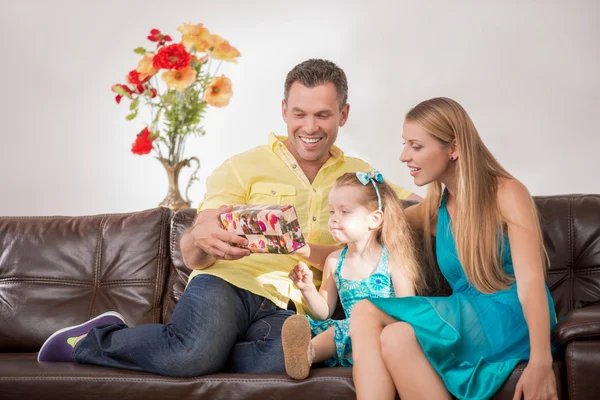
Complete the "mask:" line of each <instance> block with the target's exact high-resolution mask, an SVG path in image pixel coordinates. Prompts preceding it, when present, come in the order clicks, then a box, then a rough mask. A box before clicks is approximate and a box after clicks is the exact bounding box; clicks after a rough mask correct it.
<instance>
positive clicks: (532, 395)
mask: <svg viewBox="0 0 600 400" xmlns="http://www.w3.org/2000/svg"><path fill="white" fill-rule="evenodd" d="M521 399H525V400H558V395H557V393H556V377H555V376H554V370H553V369H552V363H551V362H550V363H548V364H543V365H539V364H534V363H530V364H528V365H527V367H525V370H524V371H523V375H521V377H520V378H519V381H518V382H517V388H516V389H515V395H514V396H513V400H521Z"/></svg>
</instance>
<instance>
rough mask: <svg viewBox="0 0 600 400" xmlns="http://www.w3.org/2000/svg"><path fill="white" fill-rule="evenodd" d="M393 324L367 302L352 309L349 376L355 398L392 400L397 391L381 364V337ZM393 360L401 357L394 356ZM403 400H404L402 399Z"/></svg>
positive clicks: (384, 365) (397, 354)
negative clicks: (352, 378) (352, 379)
mask: <svg viewBox="0 0 600 400" xmlns="http://www.w3.org/2000/svg"><path fill="white" fill-rule="evenodd" d="M394 322H396V320H395V319H394V318H392V317H390V316H389V315H387V314H386V313H384V312H383V311H381V310H380V309H379V308H377V307H375V306H374V305H373V303H371V302H370V301H368V300H361V301H359V302H358V303H356V305H355V306H354V308H353V309H352V316H351V317H350V337H351V338H352V360H353V362H354V367H353V369H352V376H353V377H354V386H355V388H356V398H357V400H361V399H394V398H395V397H396V388H395V386H394V381H393V380H392V376H391V375H390V371H389V370H388V367H387V365H386V364H385V362H384V359H383V354H382V347H381V333H382V332H383V329H384V328H385V327H386V326H387V325H390V324H393V323H394ZM394 356H396V357H403V355H402V354H401V353H395V354H394ZM402 400H404V399H402Z"/></svg>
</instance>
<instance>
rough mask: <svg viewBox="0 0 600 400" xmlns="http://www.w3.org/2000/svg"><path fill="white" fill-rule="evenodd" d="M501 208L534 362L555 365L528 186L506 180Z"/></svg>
mask: <svg viewBox="0 0 600 400" xmlns="http://www.w3.org/2000/svg"><path fill="white" fill-rule="evenodd" d="M498 200H499V205H500V211H501V213H502V215H503V217H504V219H505V220H506V223H507V226H508V238H509V241H510V248H511V253H512V260H513V266H514V270H515V278H516V280H517V288H518V295H519V300H520V301H521V305H522V306H523V313H524V314H525V319H526V320H527V325H528V327H529V337H530V341H531V358H530V362H533V363H538V362H539V363H546V364H549V365H551V364H552V355H551V353H550V313H549V311H548V299H547V297H546V287H545V280H544V268H543V265H544V264H543V259H542V253H541V252H540V241H541V240H542V238H541V237H540V235H539V232H538V228H537V227H538V222H537V219H538V215H537V212H536V210H535V208H534V206H533V203H532V202H531V197H530V195H529V192H528V191H527V188H525V186H524V185H523V184H522V183H520V182H518V181H514V180H508V181H505V183H504V184H503V185H501V186H500V187H499V189H498Z"/></svg>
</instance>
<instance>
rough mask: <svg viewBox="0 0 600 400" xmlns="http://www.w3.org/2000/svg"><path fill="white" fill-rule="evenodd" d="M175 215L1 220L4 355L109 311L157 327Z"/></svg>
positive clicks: (0, 337) (34, 346) (0, 341)
mask: <svg viewBox="0 0 600 400" xmlns="http://www.w3.org/2000/svg"><path fill="white" fill-rule="evenodd" d="M171 215H172V212H171V211H170V210H168V209H166V208H156V209H153V210H148V211H141V212H135V213H129V214H111V215H95V216H84V217H62V216H55V217H0V320H1V321H2V323H1V324H0V351H2V352H8V351H11V352H18V351H37V350H38V349H39V348H40V346H41V344H42V343H43V342H44V340H45V339H46V338H47V337H48V336H49V335H50V334H52V333H53V332H54V331H56V330H58V329H60V328H63V327H65V326H69V325H76V324H80V323H82V322H84V321H86V320H88V319H90V318H91V317H93V316H96V315H98V314H101V313H102V312H105V311H108V310H115V311H118V312H120V313H121V314H123V316H124V317H125V319H126V321H127V322H128V323H129V324H130V325H138V324H142V323H151V322H159V320H160V309H161V299H162V293H163V290H164V281H165V274H166V272H167V270H168V264H169V248H168V244H169V223H170V220H171Z"/></svg>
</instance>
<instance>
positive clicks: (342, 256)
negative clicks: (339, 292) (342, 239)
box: [335, 245, 348, 287]
mask: <svg viewBox="0 0 600 400" xmlns="http://www.w3.org/2000/svg"><path fill="white" fill-rule="evenodd" d="M347 251H348V245H346V247H344V249H343V250H342V253H341V254H340V259H339V260H338V263H337V267H336V268H335V278H336V283H337V284H338V287H339V282H340V278H341V277H342V265H343V264H344V259H345V258H346V252H347Z"/></svg>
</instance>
